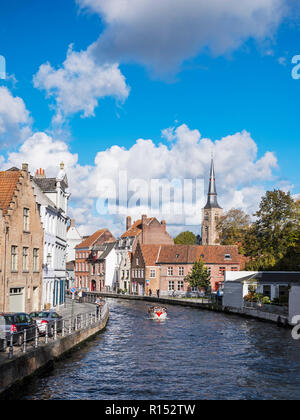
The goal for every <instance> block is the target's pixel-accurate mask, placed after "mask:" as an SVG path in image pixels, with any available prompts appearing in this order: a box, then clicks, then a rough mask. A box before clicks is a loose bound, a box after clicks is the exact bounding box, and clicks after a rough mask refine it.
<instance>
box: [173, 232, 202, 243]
mask: <svg viewBox="0 0 300 420" xmlns="http://www.w3.org/2000/svg"><path fill="white" fill-rule="evenodd" d="M174 242H175V244H176V245H196V244H197V237H196V235H194V234H193V232H189V231H186V232H182V233H180V234H179V235H178V236H176V238H175V239H174Z"/></svg>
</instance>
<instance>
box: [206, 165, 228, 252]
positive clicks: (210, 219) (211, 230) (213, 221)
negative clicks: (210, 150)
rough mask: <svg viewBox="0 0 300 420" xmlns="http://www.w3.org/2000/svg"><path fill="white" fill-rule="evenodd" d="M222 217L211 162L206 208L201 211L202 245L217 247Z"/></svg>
mask: <svg viewBox="0 0 300 420" xmlns="http://www.w3.org/2000/svg"><path fill="white" fill-rule="evenodd" d="M222 215H223V209H222V208H221V207H220V206H219V204H218V200H217V190H216V178H215V169H214V161H213V159H212V160H211V167H210V178H209V188H208V197H207V203H206V206H205V207H204V209H203V219H202V245H219V241H218V232H217V224H218V222H219V219H220V217H221V216H222Z"/></svg>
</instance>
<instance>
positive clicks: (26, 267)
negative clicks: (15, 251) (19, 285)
mask: <svg viewBox="0 0 300 420" xmlns="http://www.w3.org/2000/svg"><path fill="white" fill-rule="evenodd" d="M28 270H29V261H28V248H27V247H26V248H25V247H24V248H23V271H28Z"/></svg>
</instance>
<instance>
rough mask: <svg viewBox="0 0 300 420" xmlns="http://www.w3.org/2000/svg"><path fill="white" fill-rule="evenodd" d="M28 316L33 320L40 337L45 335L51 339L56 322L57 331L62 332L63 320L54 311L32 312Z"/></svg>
mask: <svg viewBox="0 0 300 420" xmlns="http://www.w3.org/2000/svg"><path fill="white" fill-rule="evenodd" d="M30 316H31V317H32V318H33V319H34V320H35V322H36V325H37V326H38V329H39V333H40V334H41V335H44V334H46V331H47V329H48V335H49V336H50V337H52V336H53V335H54V328H55V322H57V331H58V332H60V331H62V325H63V318H62V316H60V315H59V314H58V313H57V312H54V311H42V312H32V313H31V314H30Z"/></svg>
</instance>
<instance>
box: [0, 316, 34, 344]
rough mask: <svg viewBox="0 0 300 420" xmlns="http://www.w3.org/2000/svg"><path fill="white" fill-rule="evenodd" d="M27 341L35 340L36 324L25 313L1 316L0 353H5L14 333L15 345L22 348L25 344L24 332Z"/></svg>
mask: <svg viewBox="0 0 300 420" xmlns="http://www.w3.org/2000/svg"><path fill="white" fill-rule="evenodd" d="M25 330H26V340H28V341H30V340H33V339H34V338H35V331H36V323H35V321H34V320H33V319H32V318H31V317H30V316H29V315H28V314H25V313H23V312H20V313H14V314H3V313H2V314H0V351H5V350H6V347H7V345H8V343H9V342H10V337H11V333H13V344H14V345H18V346H21V345H22V344H23V343H24V331H25Z"/></svg>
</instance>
